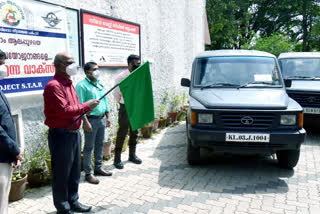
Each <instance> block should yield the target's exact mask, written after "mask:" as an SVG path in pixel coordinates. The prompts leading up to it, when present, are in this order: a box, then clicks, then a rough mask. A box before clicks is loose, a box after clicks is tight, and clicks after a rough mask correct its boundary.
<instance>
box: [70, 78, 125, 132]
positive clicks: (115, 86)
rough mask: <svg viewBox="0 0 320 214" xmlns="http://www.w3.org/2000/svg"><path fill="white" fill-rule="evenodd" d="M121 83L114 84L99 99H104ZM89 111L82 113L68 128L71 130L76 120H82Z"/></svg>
mask: <svg viewBox="0 0 320 214" xmlns="http://www.w3.org/2000/svg"><path fill="white" fill-rule="evenodd" d="M118 85H119V84H116V85H115V86H113V87H112V88H111V89H110V90H109V91H107V92H106V93H105V94H104V95H102V97H100V98H99V100H102V99H103V98H104V97H105V96H107V95H108V94H109V93H110V92H111V91H112V90H113V89H115V88H116V87H117V86H118ZM87 112H88V111H86V112H85V113H83V114H82V115H80V116H79V117H78V118H77V119H76V120H75V121H73V122H72V123H71V124H70V125H69V126H68V128H67V130H69V129H70V128H71V127H72V126H73V125H74V124H75V123H76V122H78V120H80V119H81V118H82V117H83V116H84V115H85V114H86V113H87Z"/></svg>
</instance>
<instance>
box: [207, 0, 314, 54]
mask: <svg viewBox="0 0 320 214" xmlns="http://www.w3.org/2000/svg"><path fill="white" fill-rule="evenodd" d="M207 15H208V24H209V30H210V36H211V40H212V44H211V46H208V47H207V48H210V49H222V48H235V49H239V48H241V47H242V46H243V44H245V43H250V41H251V39H252V38H253V37H254V35H259V36H261V37H263V38H264V37H270V36H271V35H273V34H274V33H280V34H285V35H287V36H288V38H289V39H290V40H291V41H292V42H293V43H296V42H299V43H301V45H300V46H296V47H299V48H300V50H298V51H310V50H320V44H319V43H320V2H319V0H282V1H278V0H207Z"/></svg>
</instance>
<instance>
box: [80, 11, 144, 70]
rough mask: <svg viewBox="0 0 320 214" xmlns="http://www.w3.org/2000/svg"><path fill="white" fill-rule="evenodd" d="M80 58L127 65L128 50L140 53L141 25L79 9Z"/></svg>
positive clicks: (104, 63)
mask: <svg viewBox="0 0 320 214" xmlns="http://www.w3.org/2000/svg"><path fill="white" fill-rule="evenodd" d="M81 14H82V16H81V17H82V18H81V21H82V29H83V36H82V50H83V62H84V63H86V62H89V61H94V62H96V63H98V65H99V66H128V63H127V58H128V56H129V55H130V54H135V55H140V25H139V24H135V23H132V22H127V21H123V20H118V19H113V18H110V17H106V16H103V15H99V14H94V13H90V12H88V11H84V10H82V11H81Z"/></svg>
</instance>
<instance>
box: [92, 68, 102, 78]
mask: <svg viewBox="0 0 320 214" xmlns="http://www.w3.org/2000/svg"><path fill="white" fill-rule="evenodd" d="M92 76H93V77H94V78H96V79H98V78H99V77H100V71H99V70H95V71H93V72H92Z"/></svg>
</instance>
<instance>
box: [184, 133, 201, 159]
mask: <svg viewBox="0 0 320 214" xmlns="http://www.w3.org/2000/svg"><path fill="white" fill-rule="evenodd" d="M187 160H188V163H189V165H196V164H199V163H200V147H193V146H192V144H191V140H190V139H189V138H188V137H187Z"/></svg>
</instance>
